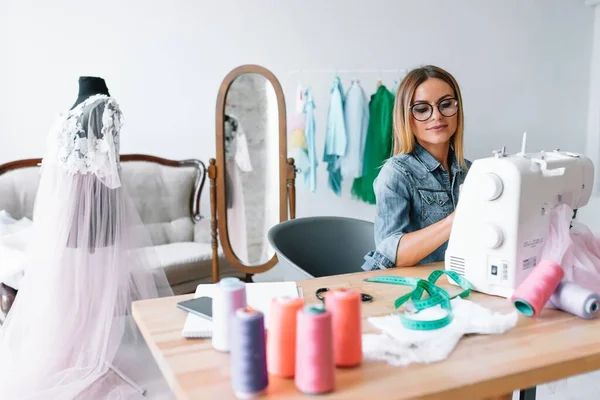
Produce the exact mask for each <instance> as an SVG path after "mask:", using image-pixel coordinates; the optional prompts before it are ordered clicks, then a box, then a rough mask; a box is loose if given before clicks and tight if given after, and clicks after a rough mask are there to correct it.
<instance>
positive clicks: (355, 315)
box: [325, 288, 363, 367]
mask: <svg viewBox="0 0 600 400" xmlns="http://www.w3.org/2000/svg"><path fill="white" fill-rule="evenodd" d="M360 304H361V294H360V293H358V292H357V291H355V290H349V289H343V288H342V289H334V290H332V291H330V292H329V293H326V294H325V308H326V309H327V311H329V312H330V313H331V321H332V328H333V352H334V358H335V365H336V366H338V367H355V366H357V365H359V364H360V363H361V362H362V359H363V353H362V324H361V315H360Z"/></svg>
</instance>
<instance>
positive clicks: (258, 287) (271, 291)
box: [181, 282, 300, 339]
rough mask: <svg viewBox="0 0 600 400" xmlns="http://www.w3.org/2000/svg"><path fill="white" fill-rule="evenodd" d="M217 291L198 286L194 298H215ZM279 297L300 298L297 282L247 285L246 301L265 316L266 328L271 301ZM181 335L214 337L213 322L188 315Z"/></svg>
mask: <svg viewBox="0 0 600 400" xmlns="http://www.w3.org/2000/svg"><path fill="white" fill-rule="evenodd" d="M216 289H217V286H216V285H215V284H211V283H209V284H201V285H198V286H197V287H196V292H195V293H194V298H198V297H202V296H208V297H213V296H214V293H215V291H216ZM279 296H288V297H292V298H296V297H299V296H300V295H299V290H298V287H297V286H296V282H258V283H247V284H246V301H247V303H248V305H249V306H250V307H252V308H254V309H255V310H258V311H261V312H262V313H263V314H264V315H265V326H266V325H267V320H268V311H269V304H270V303H271V299H273V298H274V297H279ZM181 335H182V336H183V337H185V338H190V339H191V338H209V337H211V336H212V321H209V320H207V319H205V318H202V317H199V316H197V315H194V314H191V313H188V315H187V318H186V320H185V324H184V325H183V329H182V331H181Z"/></svg>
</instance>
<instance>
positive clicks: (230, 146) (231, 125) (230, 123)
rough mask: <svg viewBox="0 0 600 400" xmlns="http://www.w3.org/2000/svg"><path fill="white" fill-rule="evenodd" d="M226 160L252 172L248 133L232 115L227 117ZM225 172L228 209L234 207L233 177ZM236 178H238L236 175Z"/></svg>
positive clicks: (225, 131) (232, 164) (245, 170)
mask: <svg viewBox="0 0 600 400" xmlns="http://www.w3.org/2000/svg"><path fill="white" fill-rule="evenodd" d="M224 123H225V129H224V133H225V159H226V160H227V161H232V160H233V161H235V162H234V163H233V162H232V163H231V166H232V167H233V168H235V165H237V167H238V168H239V169H240V170H242V171H244V172H250V171H252V163H251V162H250V153H249V151H248V142H247V140H246V133H245V132H244V130H243V129H242V126H241V125H240V122H239V120H238V119H237V118H235V117H233V116H231V115H225V122H224ZM227 169H228V168H226V171H225V187H226V188H227V196H226V198H227V208H231V207H232V206H233V197H234V194H233V193H234V191H233V189H232V188H233V182H232V181H231V179H232V175H231V174H230V173H229V172H228V171H227ZM235 176H238V174H237V173H236V174H235Z"/></svg>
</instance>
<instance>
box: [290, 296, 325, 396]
mask: <svg viewBox="0 0 600 400" xmlns="http://www.w3.org/2000/svg"><path fill="white" fill-rule="evenodd" d="M296 324H297V327H296V376H295V383H296V387H297V388H298V389H299V390H300V391H301V392H303V393H307V394H319V393H327V392H331V391H333V389H334V388H335V362H334V357H333V332H332V321H331V313H330V312H329V311H327V310H325V309H324V308H322V307H321V306H314V305H312V306H306V307H304V308H301V309H300V310H298V315H297V322H296Z"/></svg>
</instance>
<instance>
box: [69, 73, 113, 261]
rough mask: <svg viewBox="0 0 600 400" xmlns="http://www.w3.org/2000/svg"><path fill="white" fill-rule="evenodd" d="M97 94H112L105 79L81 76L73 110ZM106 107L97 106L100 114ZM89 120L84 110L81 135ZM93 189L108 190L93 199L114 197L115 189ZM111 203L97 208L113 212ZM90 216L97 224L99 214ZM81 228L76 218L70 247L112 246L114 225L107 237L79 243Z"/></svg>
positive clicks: (92, 237)
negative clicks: (78, 235)
mask: <svg viewBox="0 0 600 400" xmlns="http://www.w3.org/2000/svg"><path fill="white" fill-rule="evenodd" d="M96 95H105V96H110V93H109V91H108V86H107V85H106V82H105V80H104V79H102V78H100V77H95V76H81V77H79V93H78V95H77V99H76V100H75V103H74V104H73V106H72V107H71V110H73V109H75V108H76V107H77V106H79V105H80V104H81V103H83V102H84V101H86V100H87V99H89V98H90V97H92V96H96ZM104 107H105V104H104V103H100V104H98V105H97V107H96V112H97V113H99V114H100V115H102V113H103V112H104ZM89 120H90V115H89V112H86V111H85V110H84V113H83V116H82V121H81V122H82V131H80V132H79V133H78V135H79V137H82V138H87V137H88V123H89ZM94 134H95V135H96V139H102V137H101V136H100V137H99V136H98V134H99V132H94ZM93 191H94V192H98V191H103V192H106V193H104V194H100V193H94V194H92V195H91V198H93V199H94V198H95V199H101V198H102V199H106V198H109V199H114V191H113V190H112V189H109V188H107V187H105V186H102V185H98V186H97V187H95V188H94V189H93ZM111 203H112V201H108V202H105V203H104V204H98V205H97V209H98V210H99V213H112V212H113V211H114V206H113V207H111ZM89 217H90V218H91V220H90V224H92V225H96V224H97V223H98V215H97V214H92V215H90V216H89ZM80 229H81V227H80V226H79V225H78V223H77V220H76V219H74V225H73V229H72V231H71V234H70V235H69V241H68V245H69V247H82V245H83V246H87V247H88V248H89V251H90V252H91V253H93V252H94V251H95V249H96V247H105V246H110V245H112V244H113V242H114V229H113V227H112V226H106V229H105V230H104V232H105V237H96V236H95V235H89V243H78V242H77V239H76V238H77V233H78V232H79V230H80ZM91 232H94V230H93V229H91Z"/></svg>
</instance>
